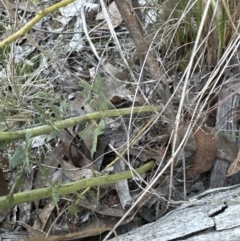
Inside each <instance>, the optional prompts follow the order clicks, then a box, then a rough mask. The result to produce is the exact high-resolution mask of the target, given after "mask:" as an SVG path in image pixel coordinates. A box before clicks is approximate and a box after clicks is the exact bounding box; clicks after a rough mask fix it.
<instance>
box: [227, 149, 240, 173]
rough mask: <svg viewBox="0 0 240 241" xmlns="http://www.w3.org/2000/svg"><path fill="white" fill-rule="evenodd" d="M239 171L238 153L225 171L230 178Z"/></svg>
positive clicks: (239, 158) (239, 159)
mask: <svg viewBox="0 0 240 241" xmlns="http://www.w3.org/2000/svg"><path fill="white" fill-rule="evenodd" d="M239 171H240V151H239V152H238V156H237V158H236V159H235V160H234V162H233V163H232V164H231V165H230V167H229V168H228V171H227V176H232V175H233V174H235V173H237V172H239Z"/></svg>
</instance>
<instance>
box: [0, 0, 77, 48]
mask: <svg viewBox="0 0 240 241" xmlns="http://www.w3.org/2000/svg"><path fill="white" fill-rule="evenodd" d="M74 1H76V0H63V1H61V2H59V3H56V4H54V5H52V6H50V7H47V8H45V9H43V10H40V11H39V12H38V13H37V14H36V16H35V17H34V18H33V19H31V20H30V21H29V22H28V23H27V24H26V25H25V26H24V27H22V28H21V29H20V30H18V31H17V32H16V33H14V34H12V35H11V36H9V37H8V38H6V39H4V40H3V41H1V42H0V48H3V47H5V46H6V45H8V44H10V43H12V42H13V41H15V40H17V39H18V38H20V37H22V36H23V35H25V34H26V33H27V32H28V31H29V30H30V29H31V28H32V27H33V26H34V25H35V24H37V23H38V22H39V21H40V20H41V19H42V18H44V17H45V16H47V15H48V14H50V13H53V12H55V11H57V10H58V9H59V8H62V7H65V6H67V5H68V4H70V3H72V2H74Z"/></svg>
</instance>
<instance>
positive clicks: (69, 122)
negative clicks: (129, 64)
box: [0, 106, 161, 141]
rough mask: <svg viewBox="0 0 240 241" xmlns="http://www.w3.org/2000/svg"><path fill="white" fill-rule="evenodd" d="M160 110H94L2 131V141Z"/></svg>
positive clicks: (136, 108) (158, 109)
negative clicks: (36, 125) (45, 122)
mask: <svg viewBox="0 0 240 241" xmlns="http://www.w3.org/2000/svg"><path fill="white" fill-rule="evenodd" d="M160 110H161V107H160V106H144V107H133V108H132V107H130V108H123V109H115V110H106V111H99V112H93V113H89V114H86V115H84V116H78V117H73V118H69V119H66V120H62V121H56V122H54V123H53V124H52V125H43V126H38V127H34V128H29V129H24V130H18V131H6V132H0V141H10V140H17V139H24V138H25V137H26V134H27V133H30V136H31V137H33V136H39V135H43V134H47V133H50V132H53V131H56V130H60V129H64V128H68V127H71V126H75V125H79V124H80V123H85V122H88V121H92V120H96V119H102V118H105V117H114V116H121V115H128V114H130V113H140V112H154V111H160Z"/></svg>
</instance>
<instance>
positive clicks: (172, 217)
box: [111, 185, 240, 241]
mask: <svg viewBox="0 0 240 241" xmlns="http://www.w3.org/2000/svg"><path fill="white" fill-rule="evenodd" d="M173 204H176V203H173ZM239 217H240V185H236V186H232V187H224V188H216V189H209V190H207V191H205V192H203V193H202V194H200V195H198V196H195V197H193V198H191V199H190V200H189V201H187V202H185V203H183V204H182V205H181V206H179V207H178V208H177V209H175V210H173V211H171V212H170V213H168V214H167V215H165V216H164V217H162V218H160V219H159V220H157V221H156V222H154V223H150V224H147V225H144V226H142V227H140V228H137V229H135V230H133V231H131V232H129V233H127V234H124V235H120V236H118V239H119V240H120V241H121V240H124V241H130V240H134V241H149V240H151V241H165V240H169V241H170V240H185V241H205V240H218V241H226V240H229V241H230V240H231V241H233V240H239V239H240V218H239ZM111 240H112V241H113V240H116V239H115V238H114V239H111Z"/></svg>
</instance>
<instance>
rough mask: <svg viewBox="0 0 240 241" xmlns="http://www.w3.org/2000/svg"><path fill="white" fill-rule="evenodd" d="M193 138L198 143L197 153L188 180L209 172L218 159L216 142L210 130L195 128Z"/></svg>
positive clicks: (187, 173)
mask: <svg viewBox="0 0 240 241" xmlns="http://www.w3.org/2000/svg"><path fill="white" fill-rule="evenodd" d="M193 136H194V138H195V141H196V153H195V154H194V163H193V165H192V166H191V167H190V168H189V169H188V170H187V172H186V177H187V178H194V177H197V176H198V175H199V174H201V173H204V172H207V171H209V170H210V169H211V168H212V166H213V162H214V160H215V158H216V157H217V147H216V141H215V139H214V137H213V135H212V134H211V132H210V131H209V129H208V128H206V127H201V128H199V127H195V128H193Z"/></svg>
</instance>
